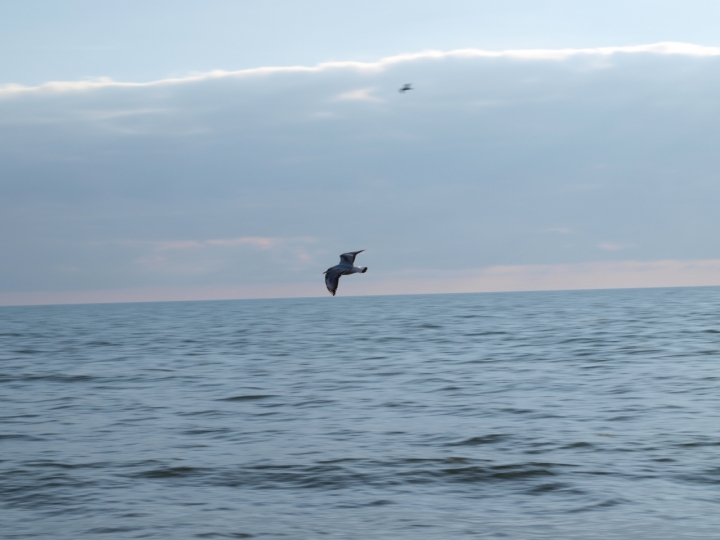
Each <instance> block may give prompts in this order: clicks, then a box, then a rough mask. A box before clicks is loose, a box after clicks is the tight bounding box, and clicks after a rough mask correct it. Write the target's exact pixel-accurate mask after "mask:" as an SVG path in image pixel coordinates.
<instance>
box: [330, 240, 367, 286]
mask: <svg viewBox="0 0 720 540" xmlns="http://www.w3.org/2000/svg"><path fill="white" fill-rule="evenodd" d="M363 251H365V250H364V249H361V250H360V251H350V252H348V253H343V254H342V255H340V264H338V265H337V266H333V267H332V268H328V269H327V270H325V271H324V272H323V274H325V286H326V287H327V290H328V291H330V294H332V295H333V296H335V292H337V288H338V285H339V284H340V276H347V275H350V274H364V273H365V272H367V266H354V265H355V256H356V255H357V254H358V253H362V252H363Z"/></svg>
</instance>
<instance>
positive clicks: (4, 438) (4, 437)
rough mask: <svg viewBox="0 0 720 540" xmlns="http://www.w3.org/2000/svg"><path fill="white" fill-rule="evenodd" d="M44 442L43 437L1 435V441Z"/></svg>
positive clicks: (13, 434) (19, 434) (17, 434)
mask: <svg viewBox="0 0 720 540" xmlns="http://www.w3.org/2000/svg"><path fill="white" fill-rule="evenodd" d="M13 440H14V441H42V440H45V439H43V438H42V437H36V436H34V435H23V434H22V433H0V441H13Z"/></svg>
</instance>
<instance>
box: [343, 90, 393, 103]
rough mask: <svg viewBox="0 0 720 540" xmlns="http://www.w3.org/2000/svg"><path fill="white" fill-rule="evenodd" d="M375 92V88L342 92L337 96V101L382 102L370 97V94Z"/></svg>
mask: <svg viewBox="0 0 720 540" xmlns="http://www.w3.org/2000/svg"><path fill="white" fill-rule="evenodd" d="M374 91H375V88H360V89H359V90H351V91H350V92H344V93H342V94H340V95H339V96H337V98H335V99H337V100H340V101H382V100H380V99H379V98H377V97H375V96H372V95H371V93H372V92H374Z"/></svg>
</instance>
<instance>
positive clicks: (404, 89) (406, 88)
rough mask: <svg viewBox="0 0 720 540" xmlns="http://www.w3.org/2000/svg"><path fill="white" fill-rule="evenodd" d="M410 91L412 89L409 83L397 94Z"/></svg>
mask: <svg viewBox="0 0 720 540" xmlns="http://www.w3.org/2000/svg"><path fill="white" fill-rule="evenodd" d="M412 89H413V87H412V85H411V84H410V83H407V84H406V85H404V86H403V87H402V88H401V89H400V90H398V92H400V93H401V94H404V93H405V92H407V91H408V90H412Z"/></svg>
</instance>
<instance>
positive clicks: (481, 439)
mask: <svg viewBox="0 0 720 540" xmlns="http://www.w3.org/2000/svg"><path fill="white" fill-rule="evenodd" d="M509 439H510V436H509V435H505V434H491V435H482V436H478V437H470V438H469V439H463V440H462V441H459V442H454V443H448V444H447V446H480V445H484V444H497V443H499V442H504V441H507V440H509Z"/></svg>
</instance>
